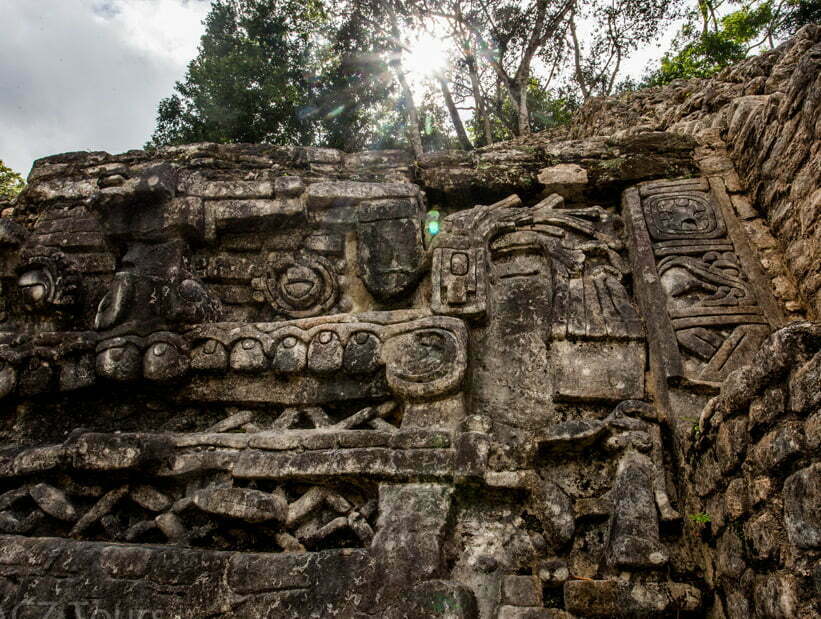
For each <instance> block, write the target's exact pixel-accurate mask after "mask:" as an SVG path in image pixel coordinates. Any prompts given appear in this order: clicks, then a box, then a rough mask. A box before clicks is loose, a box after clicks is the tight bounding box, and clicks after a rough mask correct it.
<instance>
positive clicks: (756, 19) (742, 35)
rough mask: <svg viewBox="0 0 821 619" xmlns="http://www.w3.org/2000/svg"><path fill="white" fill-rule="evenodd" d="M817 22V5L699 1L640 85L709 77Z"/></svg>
mask: <svg viewBox="0 0 821 619" xmlns="http://www.w3.org/2000/svg"><path fill="white" fill-rule="evenodd" d="M731 8H735V9H736V10H732V11H729V10H730V9H731ZM728 11H729V12H728ZM819 20H821V3H819V2H818V0H698V1H697V2H696V3H695V6H694V7H693V8H691V9H690V11H688V14H687V21H686V22H685V24H684V25H683V26H682V28H681V30H680V31H679V33H678V35H677V36H676V38H675V40H674V41H673V45H672V48H671V50H670V51H668V52H667V53H666V54H665V55H664V57H663V58H662V60H661V66H660V67H659V69H658V70H656V71H655V72H654V73H653V74H651V75H650V76H649V77H648V78H647V79H646V80H645V82H644V83H643V85H661V84H667V83H669V82H671V81H672V80H674V79H680V78H684V79H687V78H693V77H697V78H704V77H710V76H712V75H715V74H716V73H718V72H719V71H720V70H721V69H723V68H725V67H728V66H730V65H732V64H735V63H737V62H739V61H741V60H743V59H744V58H746V57H747V56H748V55H749V54H751V53H753V52H757V51H760V50H761V49H765V48H771V47H774V46H775V45H776V43H777V42H778V41H779V40H781V39H784V38H786V37H788V36H790V35H792V34H794V33H795V31H796V30H798V29H799V28H800V27H801V26H803V25H804V24H807V23H812V22H814V21H819Z"/></svg>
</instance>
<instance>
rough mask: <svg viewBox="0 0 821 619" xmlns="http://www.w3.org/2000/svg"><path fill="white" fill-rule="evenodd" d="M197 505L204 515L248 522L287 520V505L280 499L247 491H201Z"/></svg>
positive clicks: (214, 489)
mask: <svg viewBox="0 0 821 619" xmlns="http://www.w3.org/2000/svg"><path fill="white" fill-rule="evenodd" d="M193 499H194V505H196V506H197V507H199V508H200V509H201V510H203V511H204V512H208V513H210V514H215V515H218V516H226V517H229V518H238V519H240V520H245V521H247V522H266V521H268V520H276V521H280V522H283V521H285V520H286V519H287V517H288V503H287V502H286V501H285V499H284V498H282V497H281V496H279V495H276V494H269V493H267V492H260V491H259V490H249V489H246V488H209V489H205V490H198V491H197V492H196V493H194V496H193Z"/></svg>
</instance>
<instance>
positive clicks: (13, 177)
mask: <svg viewBox="0 0 821 619" xmlns="http://www.w3.org/2000/svg"><path fill="white" fill-rule="evenodd" d="M25 186H26V182H25V181H24V180H23V177H22V176H20V175H19V174H18V173H17V172H15V171H14V170H12V169H11V168H9V167H8V166H6V164H4V163H3V160H2V159H0V200H11V199H12V198H14V197H16V196H17V194H18V193H20V192H21V191H23V187H25Z"/></svg>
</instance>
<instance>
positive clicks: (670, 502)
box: [0, 27, 821, 619]
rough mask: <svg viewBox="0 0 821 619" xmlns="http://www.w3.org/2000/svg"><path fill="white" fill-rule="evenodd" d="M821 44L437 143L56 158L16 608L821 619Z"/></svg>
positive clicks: (31, 244)
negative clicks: (556, 124) (517, 130)
mask: <svg viewBox="0 0 821 619" xmlns="http://www.w3.org/2000/svg"><path fill="white" fill-rule="evenodd" d="M818 33H819V30H818V29H817V28H815V27H808V28H805V29H804V30H802V31H801V33H800V34H799V35H798V36H797V37H796V38H795V39H794V40H793V41H791V42H789V43H787V44H785V45H784V46H782V47H781V48H778V49H776V50H773V51H772V52H768V53H767V54H765V55H764V56H761V57H759V58H758V59H751V60H749V61H746V62H745V63H742V64H741V65H739V67H737V68H735V69H731V70H728V71H727V72H725V73H724V74H722V75H720V76H718V77H717V78H715V79H713V80H711V81H708V82H693V83H690V84H678V83H677V84H673V85H671V86H669V87H666V89H665V90H663V91H654V90H649V91H642V92H640V93H634V94H632V95H629V96H627V97H625V98H620V99H619V100H618V101H616V100H611V101H604V102H602V101H593V102H590V103H588V104H587V105H586V106H585V107H584V108H583V110H582V112H581V113H580V115H579V117H578V118H577V119H576V121H575V124H574V125H573V126H572V127H570V128H569V129H568V130H556V131H554V132H546V133H542V134H537V135H534V136H529V137H527V138H522V139H519V140H516V141H512V142H508V143H503V144H494V145H491V146H488V147H485V148H482V149H478V150H476V151H474V152H470V153H465V152H447V153H428V154H426V155H425V156H423V157H422V159H421V160H420V161H418V162H413V161H412V160H411V158H410V157H409V156H408V155H407V154H406V153H402V152H399V151H382V152H377V151H371V152H363V153H342V152H340V151H336V150H334V149H325V148H313V147H310V148H303V147H278V146H265V145H221V144H193V145H185V146H178V147H169V148H163V149H159V150H158V151H156V152H150V153H149V152H143V151H131V152H129V153H124V154H122V155H109V154H107V153H68V154H64V155H57V156H54V157H49V158H46V159H43V160H40V161H38V162H37V163H36V165H35V167H34V169H33V170H32V173H31V175H30V177H29V185H28V187H27V189H26V190H25V191H24V192H23V194H22V195H21V196H20V197H19V198H17V199H16V200H15V201H14V202H13V203H10V204H6V203H4V204H3V205H2V207H3V208H2V209H0V210H1V211H2V215H3V216H2V218H0V284H2V288H0V293H1V294H0V532H2V533H3V534H4V537H3V538H2V540H0V615H4V614H5V615H9V614H10V613H11V614H14V613H15V612H17V611H19V609H20V607H21V604H24V603H30V602H31V601H37V602H42V603H46V604H50V605H53V606H54V609H55V611H54V613H55V614H61V616H62V615H65V616H77V617H79V616H92V615H95V613H96V615H103V614H106V613H107V616H115V615H117V613H119V615H117V616H129V613H130V616H136V615H138V614H140V613H142V614H143V615H145V613H148V614H151V616H155V617H160V616H162V617H165V616H169V617H172V616H173V617H201V616H215V617H232V616H233V617H256V616H267V617H311V616H322V617H324V616H338V617H354V618H362V619H364V618H365V617H391V618H393V617H395V618H397V619H398V618H400V617H402V618H409V619H410V618H417V617H454V618H457V617H458V618H460V619H500V618H503V619H514V618H519V619H525V618H528V619H545V618H547V619H550V618H554V619H570V618H572V617H636V616H647V617H665V616H682V617H684V616H692V617H701V616H710V617H723V616H727V617H748V616H753V614H754V613H757V614H758V616H762V617H764V616H766V617H794V616H797V617H804V616H807V617H809V616H815V615H818V614H819V612H821V609H819V607H818V596H817V588H818V581H819V570H818V567H817V566H818V561H819V559H820V558H821V556H820V555H819V552H821V549H819V544H820V543H821V542H819V539H821V532H819V526H821V524H819V518H821V515H819V513H818V503H819V497H818V494H819V491H818V479H819V470H818V466H819V464H818V446H819V443H820V442H821V438H819V436H820V434H819V427H821V422H819V414H820V412H819V411H818V410H817V409H818V394H819V385H818V380H817V379H818V359H819V354H821V353H819V349H821V326H819V325H818V324H817V323H813V322H809V321H800V322H794V323H792V324H789V325H788V326H786V327H784V326H783V325H784V323H785V322H786V321H787V320H789V319H793V318H798V317H801V316H802V315H809V316H812V315H813V311H814V309H813V308H814V302H815V301H814V299H813V297H812V295H813V294H815V293H814V292H813V291H815V289H816V288H817V285H816V283H817V281H821V280H818V279H817V278H816V277H815V275H816V271H817V269H815V267H814V264H815V263H817V262H818V261H815V263H814V262H813V261H812V259H811V258H812V257H813V256H814V255H815V253H817V247H816V246H815V245H814V244H813V243H814V241H813V239H814V238H815V237H814V236H813V233H812V230H813V228H812V226H813V225H814V224H813V223H812V222H814V221H815V220H816V219H817V218H816V217H815V216H814V213H815V211H813V209H814V208H816V207H815V206H813V204H817V200H816V201H815V202H812V200H811V199H810V200H808V199H807V196H808V195H811V192H813V191H815V189H814V188H815V186H816V185H817V182H815V180H816V178H817V175H816V176H815V177H813V176H812V174H810V173H809V171H811V170H812V169H817V168H812V166H813V165H816V164H817V161H816V160H817V156H813V157H809V158H807V157H806V155H807V153H808V151H807V144H808V143H809V140H808V139H807V136H809V135H810V132H809V130H808V127H809V126H810V125H809V124H807V123H810V122H811V121H812V119H814V118H815V117H816V116H817V111H816V110H815V109H814V108H812V109H810V106H809V104H807V105H799V102H801V101H810V102H811V101H816V103H817V97H816V98H815V99H813V97H814V96H815V95H814V94H813V93H815V92H816V90H817V80H815V81H814V82H813V81H812V80H811V79H809V78H808V77H807V76H808V75H811V74H812V69H813V68H814V67H815V66H816V65H817V59H818V54H817V41H818ZM668 93H674V94H675V96H674V97H668V96H667V94H668ZM815 107H817V105H816V106H815ZM765 120H766V122H763V121H765ZM813 122H814V121H813ZM605 134H608V135H605ZM782 134H783V136H782ZM591 136H592V137H591ZM779 136H782V137H779ZM790 136H791V137H790ZM788 138H789V139H788ZM790 140H792V141H790ZM767 153H769V154H767ZM762 157H763V158H762ZM802 157H805V158H807V161H808V162H809V163H805V162H804V160H803V159H801V158H802ZM773 161H778V165H777V166H775V165H774V164H773ZM813 162H816V163H813ZM761 179H767V183H764V182H763V181H762V180H761ZM787 181H789V183H791V185H789V183H787V184H785V183H786V182H787ZM788 185H789V186H788ZM745 189H746V191H745ZM815 193H817V191H815ZM812 195H815V194H812ZM476 203H478V204H476ZM791 204H795V205H796V207H795V208H792V207H790V208H787V206H788V205H791ZM808 205H809V206H808ZM816 210H817V209H816ZM796 221H798V222H800V229H801V230H803V232H802V233H801V234H799V233H797V230H798V229H799V226H798V225H797V224H796V223H795V222H796ZM434 224H435V225H434ZM816 245H817V244H816ZM813 252H815V253H813ZM802 299H803V301H804V304H803V305H802V303H801V300H802ZM782 327H783V328H782ZM78 604H80V605H81V606H77V605H78ZM18 616H20V614H19V613H18ZM146 616H147V615H146Z"/></svg>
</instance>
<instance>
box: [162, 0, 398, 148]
mask: <svg viewBox="0 0 821 619" xmlns="http://www.w3.org/2000/svg"><path fill="white" fill-rule="evenodd" d="M372 39H373V37H372V36H371V35H370V34H369V33H368V32H367V31H366V30H365V29H363V27H362V25H361V24H360V23H357V22H355V21H353V20H347V21H339V20H334V18H333V16H331V15H329V13H328V12H327V10H326V6H325V4H324V3H323V2H322V1H321V0H214V2H213V4H212V7H211V11H210V13H209V14H208V16H207V18H206V19H205V33H204V34H203V36H202V38H201V40H200V47H199V52H198V55H197V57H196V58H195V59H194V60H192V61H191V63H189V65H188V70H187V73H186V76H185V79H184V80H183V81H181V82H177V84H176V87H175V92H174V94H172V95H171V96H170V97H168V98H165V99H163V100H162V101H161V102H160V104H159V107H158V114H157V126H156V130H155V132H154V134H153V135H152V137H151V141H150V142H149V146H160V145H164V144H181V143H186V142H200V141H209V142H262V143H274V144H323V145H328V146H336V147H340V148H345V149H348V150H355V149H357V148H363V147H366V146H368V145H369V143H376V142H380V141H381V140H382V139H383V138H384V137H385V136H384V135H381V134H380V133H379V128H380V127H383V128H384V129H385V130H387V131H388V132H389V133H391V132H392V131H393V130H394V127H393V125H392V124H391V122H390V121H388V122H387V123H384V122H381V121H384V118H382V117H384V116H385V115H387V116H390V112H389V111H388V110H385V109H384V108H381V107H380V102H384V101H386V100H388V99H389V98H390V83H389V82H387V83H386V81H385V80H384V79H383V78H382V75H383V74H384V73H385V71H386V67H385V63H384V61H382V60H381V59H380V58H379V57H378V56H377V55H375V54H372V53H369V51H370V50H369V45H371V44H372V43H373V41H372ZM388 141H390V140H388Z"/></svg>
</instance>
